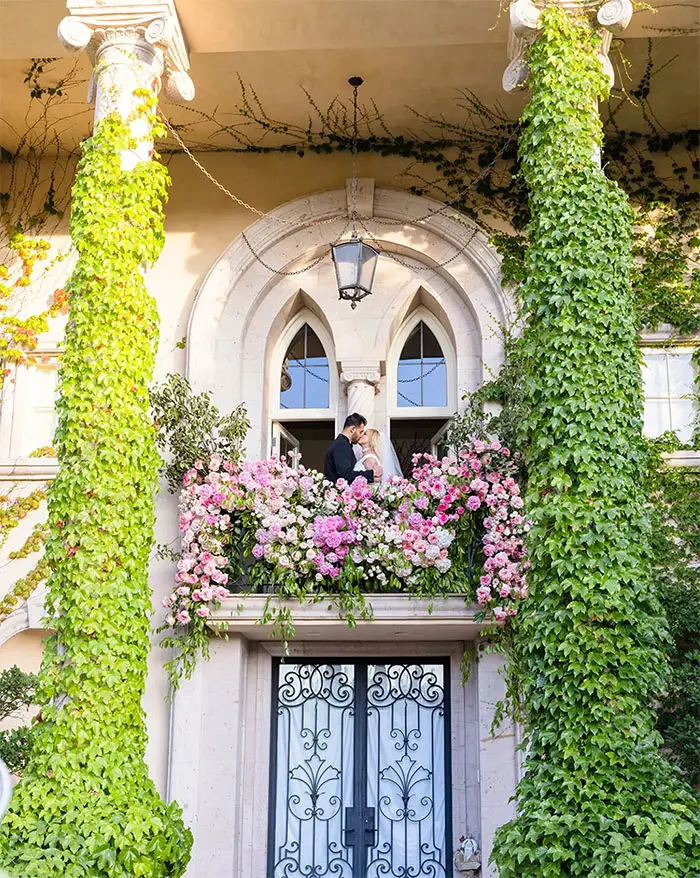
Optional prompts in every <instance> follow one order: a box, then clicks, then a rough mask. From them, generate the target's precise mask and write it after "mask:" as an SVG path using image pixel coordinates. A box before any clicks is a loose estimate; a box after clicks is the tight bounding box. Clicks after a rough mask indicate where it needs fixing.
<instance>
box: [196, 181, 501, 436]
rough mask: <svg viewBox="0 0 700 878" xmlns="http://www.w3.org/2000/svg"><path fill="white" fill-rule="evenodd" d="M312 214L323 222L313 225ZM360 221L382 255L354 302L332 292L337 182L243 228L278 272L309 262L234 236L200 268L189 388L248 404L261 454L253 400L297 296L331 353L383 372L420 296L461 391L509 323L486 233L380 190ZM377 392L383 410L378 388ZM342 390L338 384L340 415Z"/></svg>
mask: <svg viewBox="0 0 700 878" xmlns="http://www.w3.org/2000/svg"><path fill="white" fill-rule="evenodd" d="M438 211H442V213H439V214H438ZM431 214H432V215H431ZM319 220H329V222H326V223H323V224H322V225H318V224H317V225H311V223H318V221H319ZM387 221H391V222H387ZM363 225H364V226H365V227H366V229H367V230H368V232H369V233H371V235H372V236H373V237H374V238H376V240H377V241H378V242H379V244H380V247H381V249H382V250H383V251H384V252H385V254H388V255H385V256H384V257H383V258H382V259H380V261H379V265H378V268H377V275H376V278H375V284H374V290H375V292H374V294H373V295H372V296H370V297H368V298H367V299H365V300H364V301H363V303H362V305H361V307H360V308H359V309H358V310H357V311H352V310H351V309H350V308H349V307H348V305H347V303H346V302H339V301H338V297H337V288H336V286H335V277H334V271H333V266H332V262H331V259H330V252H329V251H330V248H329V243H330V242H331V241H334V240H336V239H337V238H339V237H341V236H342V235H343V234H347V214H346V198H345V190H342V189H339V190H334V191H329V192H323V193H319V194H315V195H310V196H308V197H305V198H301V199H297V200H296V201H293V202H290V203H289V204H286V205H283V206H281V207H279V208H278V209H277V210H275V211H273V212H272V213H271V214H270V215H268V216H267V217H265V218H264V219H262V220H260V221H259V222H256V223H254V224H253V225H252V226H250V227H249V228H248V229H246V232H245V235H246V238H247V240H248V241H249V242H250V245H251V247H252V248H253V249H254V250H255V252H256V253H257V254H258V255H259V256H260V257H261V258H262V259H263V260H264V261H265V262H266V263H267V265H270V266H273V267H274V268H276V269H278V270H283V271H285V272H292V271H298V270H300V269H302V268H304V266H309V268H308V270H306V271H304V272H303V274H295V275H292V276H282V275H278V274H273V273H272V272H271V271H270V270H268V269H267V268H265V267H264V266H263V265H262V264H261V263H260V262H259V261H258V260H256V258H255V256H254V255H253V254H252V253H251V248H250V247H249V246H248V244H247V243H246V241H245V240H244V239H243V237H242V236H238V238H236V239H235V240H234V241H233V242H232V243H231V244H230V245H229V247H228V248H227V249H226V250H225V251H224V253H223V254H222V255H221V257H220V258H219V259H218V260H217V262H216V263H215V265H214V266H213V267H212V269H211V270H210V272H209V274H208V275H207V276H206V278H205V279H204V282H203V283H202V286H201V288H200V290H199V293H198V295H197V298H196V301H195V304H194V307H193V310H192V314H191V316H190V324H189V328H188V344H187V356H188V361H187V376H188V378H189V380H190V382H191V384H192V386H193V388H194V389H195V390H196V391H201V390H210V391H212V392H213V394H214V399H215V401H216V403H217V405H219V406H220V407H221V408H222V409H225V410H230V409H231V408H233V407H234V406H235V405H237V404H238V403H240V402H246V403H248V405H249V409H250V410H249V415H250V417H251V421H252V429H251V433H250V447H249V449H248V451H249V453H252V454H260V453H265V447H264V445H265V443H264V440H263V444H262V446H260V445H259V444H258V442H259V439H261V438H262V437H264V436H265V434H266V431H267V429H268V426H267V419H268V418H269V407H268V405H267V404H264V405H260V404H259V402H258V401H267V400H269V392H270V391H269V387H270V382H271V381H273V380H274V376H273V375H272V374H271V371H270V370H271V369H272V368H273V366H272V363H271V358H270V354H269V339H270V336H271V335H272V336H273V338H278V337H279V333H280V331H281V324H282V323H284V322H285V321H284V318H283V316H281V315H284V314H286V315H287V316H288V318H290V317H292V316H293V314H294V311H295V307H297V305H296V304H295V303H298V301H299V297H300V296H302V297H304V298H305V301H306V303H307V304H306V307H308V308H309V310H310V311H312V312H313V313H315V314H316V315H317V316H318V315H319V313H320V315H322V316H323V317H324V318H325V323H326V324H327V326H328V328H329V330H330V332H331V334H332V336H333V338H334V339H335V356H336V358H337V361H338V362H339V363H342V362H346V361H350V360H354V361H356V360H358V358H361V359H363V360H364V361H366V362H368V363H370V362H372V363H376V368H377V370H381V372H382V373H384V372H385V370H386V358H387V352H388V351H389V348H390V346H391V343H392V341H393V336H394V335H395V334H396V332H397V329H398V327H400V326H401V325H402V323H403V318H404V316H405V314H406V312H407V310H410V308H411V303H413V302H414V300H415V298H416V296H419V297H421V298H422V300H424V301H425V303H432V305H434V307H432V305H431V304H428V307H429V310H431V311H433V313H435V314H436V315H438V316H439V318H440V322H441V323H442V324H443V326H444V325H446V326H448V327H450V329H451V331H452V332H453V334H454V338H453V343H454V348H455V349H456V350H457V352H458V355H459V357H460V358H461V365H460V367H459V368H458V384H459V386H458V393H459V395H461V394H462V393H463V392H465V391H469V390H473V389H475V388H476V386H478V384H479V383H480V382H481V381H482V380H483V379H484V377H485V376H486V375H488V374H490V373H492V372H495V371H497V370H498V368H499V367H500V365H501V363H502V361H503V343H502V333H501V332H500V330H499V327H501V326H504V325H506V326H509V325H510V324H511V322H512V315H513V309H512V306H511V303H510V302H509V300H508V297H507V295H506V294H505V292H504V291H503V289H502V286H501V281H500V260H499V259H498V257H497V255H496V254H495V252H494V251H493V250H492V249H491V248H490V247H489V245H488V242H487V239H486V236H485V235H484V234H483V233H481V232H480V231H479V230H475V227H474V226H473V224H470V223H469V221H468V220H466V219H464V218H463V217H462V218H458V217H457V214H456V213H455V212H453V211H450V210H448V209H446V208H445V207H444V206H443V205H440V204H439V203H438V202H436V201H433V200H431V199H427V198H419V197H417V196H415V195H412V194H410V193H406V192H401V191H394V190H388V189H378V190H376V192H375V198H374V215H373V216H372V217H371V218H367V219H363ZM325 254H327V255H325ZM324 255H325V258H323V259H321V260H320V261H319V256H324ZM443 263H445V264H444V265H443ZM300 286H303V292H302V291H300ZM271 329H272V331H271ZM331 372H333V369H331ZM274 383H276V382H274ZM378 391H379V396H378V408H377V413H376V414H377V417H382V416H385V415H386V388H385V387H382V386H380V387H379V388H378ZM382 394H383V396H384V400H383V401H382V402H380V397H381V396H382ZM343 401H344V400H343V396H342V393H341V394H340V395H339V411H338V417H339V418H340V417H341V416H342V415H343V411H341V410H340V409H341V408H342V405H343ZM263 409H268V411H267V412H264V411H263Z"/></svg>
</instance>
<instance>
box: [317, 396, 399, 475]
mask: <svg viewBox="0 0 700 878" xmlns="http://www.w3.org/2000/svg"><path fill="white" fill-rule="evenodd" d="M355 446H357V447H359V449H360V454H359V456H358V455H357V454H356V453H355V450H354V449H355ZM323 474H324V475H325V477H326V478H327V479H328V481H329V482H333V484H335V483H336V482H337V481H338V480H339V479H345V481H346V482H348V484H349V483H350V482H352V481H353V480H354V479H356V478H358V477H359V476H362V478H365V479H367V481H368V482H370V483H374V484H381V485H386V484H387V482H388V481H389V479H390V478H392V477H394V476H401V475H402V472H401V466H400V464H399V460H398V458H397V456H396V451H395V450H394V447H393V445H392V444H391V442H390V441H389V438H388V436H386V435H385V434H384V433H381V432H380V431H379V430H374V429H372V428H370V429H367V418H365V417H364V415H361V414H358V413H357V412H353V413H352V414H351V415H348V416H347V418H346V419H345V423H344V424H343V430H342V432H341V433H340V435H339V436H338V437H337V438H336V439H335V441H334V442H333V443H332V444H331V445H330V447H329V448H328V451H327V452H326V457H325V461H324V465H323Z"/></svg>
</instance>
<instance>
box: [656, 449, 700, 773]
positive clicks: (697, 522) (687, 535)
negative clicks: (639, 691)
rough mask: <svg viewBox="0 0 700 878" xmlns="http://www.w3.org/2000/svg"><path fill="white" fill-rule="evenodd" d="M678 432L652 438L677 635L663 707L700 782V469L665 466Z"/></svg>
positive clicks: (666, 595) (660, 580)
mask: <svg viewBox="0 0 700 878" xmlns="http://www.w3.org/2000/svg"><path fill="white" fill-rule="evenodd" d="M679 446H680V443H679V442H678V439H677V438H676V437H675V436H673V434H667V435H666V436H663V437H661V438H660V439H657V440H654V441H652V442H650V455H649V466H648V473H647V479H648V485H649V491H650V500H651V502H652V504H653V505H652V509H651V515H652V541H651V549H652V563H653V572H654V576H655V579H656V584H657V588H658V592H659V597H660V599H661V601H662V602H663V605H664V608H665V610H666V617H667V618H668V624H669V629H670V633H671V636H672V638H673V640H672V643H671V648H670V661H671V676H670V679H669V681H668V683H667V686H666V689H665V691H664V692H663V693H662V695H661V697H660V699H659V704H658V707H657V714H658V728H659V731H660V732H661V734H662V735H663V738H664V745H665V748H666V750H667V753H668V756H669V758H670V759H671V760H672V761H673V762H674V763H675V764H676V765H677V766H678V767H679V768H680V769H681V771H682V772H683V775H684V776H685V778H686V779H687V780H688V781H689V783H691V784H693V785H694V786H695V787H700V473H698V472H697V471H693V470H689V469H684V468H680V467H668V466H664V463H663V460H662V458H661V452H664V451H676V450H678V448H679Z"/></svg>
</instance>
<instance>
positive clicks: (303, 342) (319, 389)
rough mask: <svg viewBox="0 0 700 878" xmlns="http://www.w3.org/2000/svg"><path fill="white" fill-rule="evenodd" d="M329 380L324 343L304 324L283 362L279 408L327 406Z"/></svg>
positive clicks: (317, 407)
mask: <svg viewBox="0 0 700 878" xmlns="http://www.w3.org/2000/svg"><path fill="white" fill-rule="evenodd" d="M328 381H329V368H328V357H327V355H326V352H325V350H324V348H323V344H322V343H321V340H320V339H319V337H318V336H317V335H316V333H315V332H314V331H313V329H312V328H311V327H310V326H309V324H308V323H305V324H304V325H303V326H302V327H301V329H300V330H299V331H298V332H297V333H296V335H295V336H294V338H293V339H292V342H291V344H290V345H289V347H288V348H287V353H286V354H285V357H284V361H283V363H282V373H281V375H280V408H281V409H326V408H328V406H329V384H328Z"/></svg>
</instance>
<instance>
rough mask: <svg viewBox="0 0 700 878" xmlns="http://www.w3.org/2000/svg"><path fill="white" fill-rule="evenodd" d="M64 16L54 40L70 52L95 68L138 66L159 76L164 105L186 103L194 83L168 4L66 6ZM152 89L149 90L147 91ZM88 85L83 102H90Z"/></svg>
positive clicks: (118, 0)
mask: <svg viewBox="0 0 700 878" xmlns="http://www.w3.org/2000/svg"><path fill="white" fill-rule="evenodd" d="M66 5H67V7H68V11H69V12H70V15H68V16H67V17H66V18H64V19H62V21H61V22H60V24H59V25H58V38H59V40H60V41H61V43H62V44H63V45H64V46H65V47H66V48H67V49H69V50H70V51H73V52H78V51H81V50H85V51H86V52H87V54H88V57H89V58H90V60H91V61H92V63H93V65H95V66H96V67H97V66H99V65H100V64H101V63H119V62H118V61H117V60H116V58H115V53H114V51H113V52H112V53H111V57H110V50H117V52H120V53H121V55H122V58H121V63H122V64H128V63H129V62H130V61H131V63H133V64H141V65H145V66H147V67H148V68H150V70H151V72H152V73H153V74H154V75H155V76H156V77H157V80H158V81H157V83H156V88H155V90H156V91H158V90H159V87H160V77H161V75H162V76H163V80H164V87H165V94H166V96H167V97H168V98H169V99H170V100H185V101H190V100H192V98H193V97H194V83H193V82H192V79H191V78H190V76H189V73H188V72H187V71H188V69H189V66H190V65H189V58H188V55H187V48H186V46H185V39H184V36H183V34H182V29H181V27H180V21H179V19H178V16H177V11H176V9H175V3H174V0H144V2H139V0H106V2H105V0H68V2H67V4H66ZM152 87H153V86H152ZM95 98H96V84H95V82H94V81H93V82H92V83H91V88H90V93H89V95H88V100H95Z"/></svg>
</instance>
